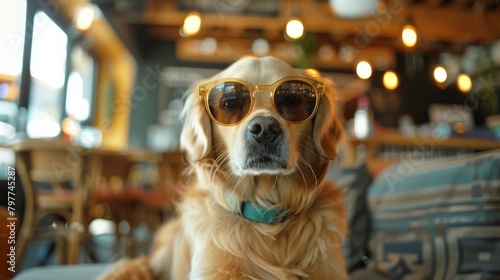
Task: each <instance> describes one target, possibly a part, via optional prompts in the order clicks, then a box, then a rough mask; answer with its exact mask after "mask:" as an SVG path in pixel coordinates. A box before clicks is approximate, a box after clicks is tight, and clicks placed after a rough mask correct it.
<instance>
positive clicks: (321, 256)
mask: <svg viewBox="0 0 500 280" xmlns="http://www.w3.org/2000/svg"><path fill="white" fill-rule="evenodd" d="M339 196H340V193H339V191H338V190H336V189H334V188H332V187H331V186H324V187H323V188H321V193H318V194H317V196H316V197H317V200H315V201H314V203H313V204H312V205H311V206H310V207H309V208H308V209H305V210H304V211H302V212H300V213H297V214H295V215H293V216H290V217H287V219H286V220H285V221H284V222H282V223H280V224H277V225H268V224H262V223H257V222H254V221H250V220H247V219H245V218H243V217H241V216H239V215H238V214H237V213H231V212H228V211H227V209H223V208H222V207H220V205H218V204H217V202H216V201H215V200H214V199H213V197H212V196H211V195H210V194H208V193H204V192H200V193H198V194H197V195H195V196H191V197H190V198H188V199H186V200H185V201H184V202H183V203H182V205H181V211H182V219H183V230H184V232H185V233H186V235H187V238H188V242H189V243H191V244H194V245H193V246H191V248H195V249H194V251H193V252H192V253H193V256H194V257H195V258H203V262H206V260H207V259H208V258H211V257H213V255H209V254H204V250H205V249H206V248H208V247H214V246H215V247H216V248H217V249H218V250H220V252H219V253H218V254H216V256H219V257H224V258H228V259H229V258H230V259H232V260H231V261H227V262H226V263H227V264H228V266H227V267H214V268H213V269H218V270H220V271H221V272H223V271H224V270H227V273H230V274H231V273H236V274H238V275H240V276H241V278H242V279H245V278H248V279H253V278H252V277H255V279H323V278H310V275H311V273H316V274H313V275H321V274H317V273H321V271H323V273H324V274H325V275H336V274H337V273H338V272H337V271H334V270H336V269H337V268H338V267H339V264H338V263H337V264H336V265H331V263H330V262H332V261H337V260H339V261H340V262H341V259H342V258H341V253H342V249H341V243H342V240H341V239H342V238H343V236H344V235H345V219H344V209H343V207H344V206H343V204H342V200H341V199H339ZM193 262H196V260H193ZM231 264H234V267H233V266H232V265H231ZM342 266H343V264H340V267H342ZM236 267H237V269H236ZM209 269H210V268H209ZM235 269H236V270H237V271H235ZM318 271H320V272H318ZM255 272H258V273H259V274H258V275H256V274H255ZM242 276H245V277H242ZM324 279H329V278H324ZM330 279H331V278H330Z"/></svg>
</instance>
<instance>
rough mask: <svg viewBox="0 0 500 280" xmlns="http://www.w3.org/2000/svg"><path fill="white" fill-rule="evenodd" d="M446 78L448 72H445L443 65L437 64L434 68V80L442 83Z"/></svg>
mask: <svg viewBox="0 0 500 280" xmlns="http://www.w3.org/2000/svg"><path fill="white" fill-rule="evenodd" d="M447 78H448V73H446V69H444V67H443V66H441V65H438V66H436V68H434V80H436V82H438V83H444V82H445V81H446V79H447Z"/></svg>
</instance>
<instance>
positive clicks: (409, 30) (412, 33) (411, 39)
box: [401, 24, 418, 48]
mask: <svg viewBox="0 0 500 280" xmlns="http://www.w3.org/2000/svg"><path fill="white" fill-rule="evenodd" d="M401 38H402V40H403V45H405V47H407V48H413V47H414V46H415V45H416V44H417V40H418V37H417V31H416V30H415V27H414V26H413V25H410V24H408V25H405V26H404V27H403V31H402V32H401Z"/></svg>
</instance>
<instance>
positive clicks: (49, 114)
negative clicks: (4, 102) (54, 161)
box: [26, 11, 68, 138]
mask: <svg viewBox="0 0 500 280" xmlns="http://www.w3.org/2000/svg"><path fill="white" fill-rule="evenodd" d="M67 45H68V36H67V35H66V33H64V31H63V30H61V28H59V26H57V25H56V24H55V23H54V22H53V21H52V20H51V19H50V18H49V17H48V16H47V15H46V14H45V13H44V12H42V11H39V12H37V13H36V14H35V18H34V28H33V45H32V50H31V62H30V71H31V94H30V102H29V105H28V106H29V110H28V124H27V129H26V131H27V134H28V136H29V137H30V138H45V137H47V138H49V137H55V136H58V135H59V134H60V132H61V125H60V121H61V119H62V114H63V112H62V108H63V103H62V102H63V97H64V93H63V87H64V82H65V75H66V57H67Z"/></svg>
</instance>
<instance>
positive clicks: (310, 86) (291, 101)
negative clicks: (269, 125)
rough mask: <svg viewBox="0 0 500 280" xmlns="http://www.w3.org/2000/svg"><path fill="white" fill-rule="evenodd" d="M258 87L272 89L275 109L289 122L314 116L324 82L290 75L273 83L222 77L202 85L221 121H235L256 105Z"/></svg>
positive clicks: (209, 107) (210, 110) (215, 118)
mask: <svg viewBox="0 0 500 280" xmlns="http://www.w3.org/2000/svg"><path fill="white" fill-rule="evenodd" d="M257 91H263V92H269V93H270V98H271V104H272V105H273V107H274V109H275V110H276V111H277V112H278V113H279V114H280V116H281V117H283V118H284V119H285V120H287V121H288V122H290V123H302V122H306V121H308V120H309V119H311V118H312V117H313V116H314V114H315V113H316V111H317V110H318V104H319V100H320V98H321V96H322V95H323V93H324V91H325V84H324V83H322V82H318V81H316V80H313V79H309V78H303V77H288V78H284V79H281V80H278V81H277V82H275V83H273V84H272V85H259V86H255V85H252V84H250V83H247V82H245V81H243V80H240V79H223V80H216V81H212V82H208V83H205V84H202V85H200V86H199V94H200V96H201V97H202V98H204V100H205V107H206V109H207V111H208V114H209V115H210V118H211V119H212V120H213V121H215V122H216V123H218V124H220V125H236V124H238V123H240V122H241V121H242V120H243V119H244V118H245V117H246V116H248V114H250V112H251V111H252V109H253V106H254V102H255V96H254V93H255V92H257Z"/></svg>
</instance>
